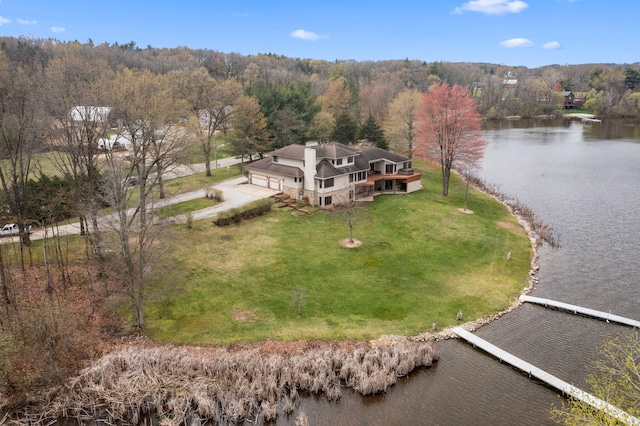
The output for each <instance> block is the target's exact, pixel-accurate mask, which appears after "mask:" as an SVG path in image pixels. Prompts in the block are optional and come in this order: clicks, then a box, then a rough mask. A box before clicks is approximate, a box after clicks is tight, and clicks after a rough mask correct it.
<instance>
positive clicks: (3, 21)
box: [0, 16, 11, 25]
mask: <svg viewBox="0 0 640 426" xmlns="http://www.w3.org/2000/svg"><path fill="white" fill-rule="evenodd" d="M9 22H11V19H6V18H3V17H2V16H0V25H4V24H8V23H9Z"/></svg>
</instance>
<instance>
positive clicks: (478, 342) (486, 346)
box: [452, 327, 640, 426]
mask: <svg viewBox="0 0 640 426" xmlns="http://www.w3.org/2000/svg"><path fill="white" fill-rule="evenodd" d="M452 331H453V332H454V333H455V334H457V335H458V336H460V337H461V338H462V339H464V340H466V341H467V342H469V343H471V344H472V345H473V347H474V348H475V347H478V348H480V349H482V350H483V351H485V352H487V353H488V354H490V355H492V356H494V357H496V358H498V360H500V362H505V363H507V364H509V365H511V366H512V367H515V368H517V369H518V370H520V371H522V372H524V373H525V374H528V375H529V377H535V378H536V379H538V380H540V381H542V382H544V383H546V384H547V385H549V386H551V387H553V388H555V389H557V390H559V391H560V392H562V394H566V395H569V396H571V397H572V398H575V399H578V400H580V401H583V402H585V403H587V404H589V405H591V406H592V407H594V408H596V409H598V410H601V411H604V412H605V413H607V414H608V415H609V416H611V417H613V418H615V419H617V420H619V421H621V422H623V423H624V424H627V425H633V426H640V420H638V419H637V418H635V417H633V416H632V415H630V414H629V413H627V412H625V411H623V410H621V409H619V408H618V407H615V406H613V405H611V404H609V403H608V402H606V401H603V400H602V399H600V398H597V397H595V396H593V395H591V394H590V393H587V392H585V391H583V390H581V389H579V388H577V387H575V386H573V385H572V384H570V383H567V382H565V381H563V380H560V379H559V378H557V377H555V376H553V375H551V374H549V373H547V372H546V371H544V370H541V369H539V368H538V367H536V366H535V365H532V364H529V363H528V362H526V361H523V360H522V359H520V358H518V357H516V356H514V355H511V354H510V353H509V352H506V351H504V350H502V349H500V348H499V347H497V346H495V345H493V344H491V343H489V342H487V341H486V340H484V339H481V338H480V337H477V336H476V335H474V334H473V333H470V332H468V331H467V330H464V329H462V328H460V327H455V328H454V329H453V330H452Z"/></svg>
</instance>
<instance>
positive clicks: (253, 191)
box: [0, 157, 278, 244]
mask: <svg viewBox="0 0 640 426" xmlns="http://www.w3.org/2000/svg"><path fill="white" fill-rule="evenodd" d="M238 163H240V159H239V158H233V157H232V158H223V159H220V160H218V168H221V167H227V166H231V165H233V164H238ZM212 166H213V164H212ZM204 170H205V165H204V163H202V164H190V165H179V166H176V167H175V168H174V169H172V170H170V171H168V172H167V173H166V175H165V176H164V179H165V180H170V179H174V178H177V177H183V176H188V175H192V174H196V173H204ZM211 188H216V189H220V190H222V196H223V198H224V201H223V202H221V203H220V204H218V205H216V206H213V207H209V208H206V209H202V210H198V211H195V212H193V213H192V217H193V220H202V219H207V218H210V217H213V216H215V215H216V214H218V213H219V212H221V211H224V210H228V209H232V208H236V207H240V206H243V205H245V204H249V203H251V202H252V201H256V200H259V199H261V198H268V197H271V196H272V195H275V194H277V193H278V191H275V190H272V189H268V188H260V187H257V186H253V185H249V184H248V183H247V178H246V177H244V176H243V177H239V178H233V179H229V180H226V181H222V182H219V183H217V184H215V185H212V186H211ZM204 197H205V190H204V189H198V190H195V191H189V192H185V193H182V194H178V195H176V196H174V197H169V198H164V199H162V200H158V201H154V203H153V206H151V207H152V208H154V209H159V208H162V207H166V206H170V205H172V204H177V203H182V202H185V201H190V200H195V199H198V198H204ZM115 219H116V216H115V215H113V214H112V215H107V216H103V217H101V218H99V222H98V224H99V226H100V228H102V229H109V228H113V226H112V223H113V222H114V221H115ZM168 220H169V222H170V223H185V222H186V220H187V215H179V216H175V217H172V218H169V219H168ZM45 232H47V236H49V237H50V236H51V235H52V233H55V234H58V235H79V234H80V223H78V222H76V223H71V224H68V225H62V226H59V227H58V228H57V229H55V230H53V231H52V230H51V229H48V230H46V231H45V230H44V229H36V230H34V231H33V233H32V234H31V239H32V240H41V239H43V238H44V237H45ZM12 241H18V237H4V238H2V239H0V244H2V243H8V242H12Z"/></svg>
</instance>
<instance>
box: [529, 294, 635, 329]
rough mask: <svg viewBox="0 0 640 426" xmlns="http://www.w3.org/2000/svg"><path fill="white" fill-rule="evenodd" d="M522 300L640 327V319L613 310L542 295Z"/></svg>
mask: <svg viewBox="0 0 640 426" xmlns="http://www.w3.org/2000/svg"><path fill="white" fill-rule="evenodd" d="M520 301H521V302H529V303H535V304H537V305H542V306H544V307H545V308H555V309H560V310H563V311H567V312H572V313H574V314H581V315H585V316H588V317H592V318H598V319H601V320H604V321H606V322H616V323H618V324H624V325H628V326H630V327H635V328H640V321H636V320H634V319H631V318H625V317H621V316H619V315H613V314H612V313H611V312H602V311H596V310H595V309H589V308H583V307H582V306H577V305H570V304H569V303H564V302H558V301H556V300H549V299H543V298H541V297H533V296H527V295H522V296H520Z"/></svg>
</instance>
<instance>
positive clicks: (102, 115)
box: [69, 106, 111, 123]
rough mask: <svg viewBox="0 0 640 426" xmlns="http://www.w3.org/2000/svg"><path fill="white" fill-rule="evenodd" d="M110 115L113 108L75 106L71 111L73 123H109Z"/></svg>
mask: <svg viewBox="0 0 640 426" xmlns="http://www.w3.org/2000/svg"><path fill="white" fill-rule="evenodd" d="M110 113H111V107H97V106H74V107H73V108H71V110H70V111H69V117H70V118H71V119H72V120H73V121H86V122H94V123H107V122H108V119H109V114H110Z"/></svg>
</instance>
